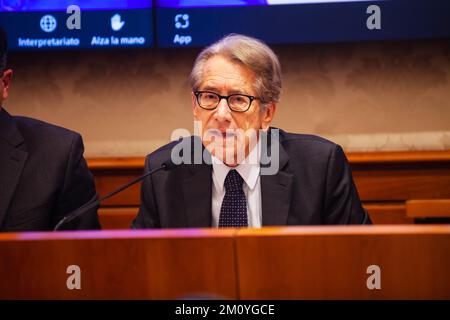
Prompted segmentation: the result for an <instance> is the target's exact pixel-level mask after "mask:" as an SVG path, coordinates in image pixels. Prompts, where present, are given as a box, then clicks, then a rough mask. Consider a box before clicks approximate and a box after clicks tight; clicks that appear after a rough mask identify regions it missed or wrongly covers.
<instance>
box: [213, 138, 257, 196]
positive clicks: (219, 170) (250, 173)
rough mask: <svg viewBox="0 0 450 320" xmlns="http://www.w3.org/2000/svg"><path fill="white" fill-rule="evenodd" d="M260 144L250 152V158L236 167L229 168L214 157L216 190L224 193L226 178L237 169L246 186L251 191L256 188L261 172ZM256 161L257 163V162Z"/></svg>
mask: <svg viewBox="0 0 450 320" xmlns="http://www.w3.org/2000/svg"><path fill="white" fill-rule="evenodd" d="M259 149H260V143H258V145H257V146H256V147H254V148H253V149H252V151H250V153H249V155H248V157H247V158H246V159H245V160H244V161H243V162H242V163H240V164H239V165H237V166H236V167H229V166H227V165H226V164H224V163H223V162H222V161H221V160H219V159H218V158H216V157H214V156H212V155H211V157H212V165H213V181H214V185H215V186H216V188H217V189H218V190H219V191H220V192H222V191H223V188H224V183H225V178H226V177H227V174H228V172H229V171H230V170H233V169H236V170H237V172H238V173H239V174H240V175H241V177H242V179H244V182H245V184H246V185H247V187H248V188H249V189H250V190H253V189H254V188H255V187H256V183H257V182H258V178H259V172H260V163H259V160H260V152H258V151H259ZM254 159H256V160H257V161H255V160H254Z"/></svg>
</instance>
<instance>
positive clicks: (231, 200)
mask: <svg viewBox="0 0 450 320" xmlns="http://www.w3.org/2000/svg"><path fill="white" fill-rule="evenodd" d="M243 183H244V179H242V177H241V176H240V175H239V173H238V172H237V171H236V170H230V171H229V172H228V174H227V177H226V178H225V183H224V186H225V197H224V198H223V202H222V207H221V208H220V217H219V227H247V226H248V221H247V199H246V198H245V193H244V190H243V189H242V185H243Z"/></svg>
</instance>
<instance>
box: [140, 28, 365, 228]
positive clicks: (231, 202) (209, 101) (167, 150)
mask: <svg viewBox="0 0 450 320" xmlns="http://www.w3.org/2000/svg"><path fill="white" fill-rule="evenodd" d="M190 84H191V87H192V110H193V115H194V119H195V120H196V123H197V124H198V125H199V127H200V129H199V135H200V138H201V143H200V146H201V147H202V150H203V155H205V154H206V157H205V156H203V157H201V158H202V161H201V163H199V162H198V161H187V162H186V161H185V162H184V163H183V164H181V165H178V166H177V167H175V168H173V169H171V170H167V171H160V172H158V173H156V174H155V175H153V176H151V177H150V178H147V179H146V180H145V181H144V183H143V185H142V192H141V200H142V203H141V206H140V210H139V213H138V216H137V217H136V219H135V220H134V221H133V225H132V226H133V227H134V228H184V227H211V226H212V227H261V226H274V225H321V224H369V223H370V219H369V217H368V215H367V213H366V212H365V210H364V209H363V208H362V206H361V202H360V200H359V197H358V193H357V190H356V188H355V185H354V183H353V180H352V175H351V170H350V167H349V164H348V162H347V160H346V158H345V155H344V152H343V151H342V148H341V147H340V146H338V145H336V144H335V143H333V142H330V141H327V140H325V139H322V138H320V137H316V136H312V135H303V134H293V133H287V132H285V131H283V130H280V129H276V128H272V127H270V123H271V121H272V119H273V117H274V115H275V111H276V108H277V103H278V101H279V98H280V93H281V70H280V64H279V61H278V58H277V57H276V55H275V54H274V53H273V51H272V50H271V49H270V48H269V47H267V46H266V45H265V44H264V43H262V42H261V41H259V40H257V39H254V38H250V37H247V36H242V35H230V36H227V37H225V38H223V39H221V40H219V41H218V42H216V43H214V44H212V45H211V46H209V47H207V48H206V49H204V50H203V51H202V52H201V53H200V55H199V56H198V57H197V59H196V61H195V64H194V67H193V69H192V72H191V75H190ZM242 132H244V134H241V133H242ZM248 132H250V133H253V134H247V133H248ZM255 136H256V139H255V138H254V139H251V137H255ZM264 136H265V137H266V138H267V137H268V139H262V138H263V137H264ZM274 137H275V139H274ZM186 140H187V141H188V143H187V144H186V143H185V146H186V145H189V144H192V145H193V148H194V149H198V148H196V138H195V137H191V138H186V139H184V140H183V141H180V142H172V143H170V144H168V145H166V146H163V147H162V148H160V149H158V150H157V151H155V152H153V153H152V154H150V155H149V156H148V157H147V159H146V165H145V169H146V170H147V171H148V170H151V169H154V168H157V167H160V166H161V165H162V164H163V163H167V161H168V159H172V162H177V161H178V160H179V159H174V155H177V154H178V152H179V149H180V148H179V146H180V145H182V144H183V142H186ZM262 140H264V143H261V141H262ZM189 141H190V142H189ZM255 141H256V142H255ZM191 142H192V143H191ZM274 146H275V148H274ZM181 149H182V150H183V149H184V151H185V153H186V150H189V148H184V147H183V148H181ZM269 149H270V150H271V154H270V159H271V163H270V166H271V167H275V168H276V171H275V172H273V170H272V171H270V170H269V171H264V169H266V166H265V165H264V164H263V163H262V162H263V161H262V157H263V154H264V151H268V150H269ZM175 150H176V151H175ZM174 151H175V152H174ZM196 151H198V150H194V153H195V152H196ZM188 153H189V151H188ZM208 156H209V158H208ZM194 158H195V156H194ZM208 159H210V160H211V161H208ZM249 159H256V161H252V160H249ZM197 160H198V157H197ZM274 162H276V164H275V165H274Z"/></svg>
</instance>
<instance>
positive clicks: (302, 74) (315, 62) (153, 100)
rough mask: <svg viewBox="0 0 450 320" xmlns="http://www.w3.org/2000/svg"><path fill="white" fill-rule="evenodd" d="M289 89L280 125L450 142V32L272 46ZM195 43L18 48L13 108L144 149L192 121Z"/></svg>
mask: <svg viewBox="0 0 450 320" xmlns="http://www.w3.org/2000/svg"><path fill="white" fill-rule="evenodd" d="M274 49H275V51H276V53H277V54H278V55H279V57H280V60H281V63H282V68H283V74H284V79H283V80H284V92H283V95H282V101H281V103H280V105H279V108H278V110H277V114H276V118H275V122H274V125H275V126H278V127H282V128H284V129H286V130H289V131H294V132H303V133H313V134H318V135H322V136H325V137H328V138H331V139H333V140H334V141H336V142H338V143H340V144H341V145H343V147H344V148H345V149H346V150H348V151H367V150H410V149H412V150H422V149H424V150H439V149H450V44H449V42H448V41H444V40H433V41H417V42H390V43H358V44H321V45H298V46H282V47H275V48H274ZM197 53H198V50H197V49H184V50H125V51H84V52H46V53H42V52H41V53H11V55H10V62H11V65H12V66H13V67H14V69H15V78H14V82H13V86H12V91H11V96H10V99H9V101H8V102H7V103H6V109H7V110H8V111H9V112H11V113H13V114H20V115H27V116H31V117H36V118H40V119H43V120H45V121H49V122H52V123H55V124H58V125H61V126H64V127H68V128H71V129H73V130H76V131H79V132H80V133H82V135H83V137H84V140H85V144H86V155H87V156H89V157H94V156H143V155H145V154H146V153H148V152H149V151H151V150H153V149H155V148H156V147H157V146H159V145H161V144H163V143H165V142H167V141H169V139H170V134H171V132H172V130H173V129H175V128H188V129H189V130H192V126H193V123H192V115H191V109H190V108H191V107H190V97H189V88H188V86H187V84H186V77H187V74H188V73H189V70H190V68H191V66H192V62H193V60H194V58H195V56H196V54H197Z"/></svg>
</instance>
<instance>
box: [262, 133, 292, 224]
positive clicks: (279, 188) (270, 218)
mask: <svg viewBox="0 0 450 320" xmlns="http://www.w3.org/2000/svg"><path fill="white" fill-rule="evenodd" d="M275 140H278V139H275ZM275 143H277V144H278V147H279V161H280V162H279V170H278V172H277V173H276V174H274V175H261V205H262V225H263V226H273V225H287V221H288V214H289V209H290V205H291V196H292V188H293V186H292V183H293V174H292V173H289V172H287V171H285V167H286V164H287V163H288V161H289V156H288V154H287V153H286V151H285V150H284V148H283V146H282V145H281V144H280V143H279V141H275ZM269 146H270V140H269Z"/></svg>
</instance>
